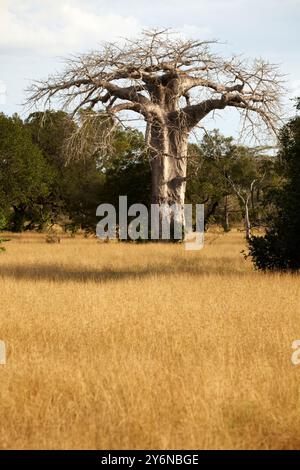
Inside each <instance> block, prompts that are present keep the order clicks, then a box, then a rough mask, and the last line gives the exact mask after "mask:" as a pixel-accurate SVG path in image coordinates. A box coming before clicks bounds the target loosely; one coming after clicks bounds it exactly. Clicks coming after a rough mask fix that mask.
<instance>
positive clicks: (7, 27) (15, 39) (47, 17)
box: [0, 0, 141, 55]
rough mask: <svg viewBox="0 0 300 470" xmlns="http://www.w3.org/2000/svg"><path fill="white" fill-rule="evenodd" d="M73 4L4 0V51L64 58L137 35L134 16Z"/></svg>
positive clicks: (0, 8)
mask: <svg viewBox="0 0 300 470" xmlns="http://www.w3.org/2000/svg"><path fill="white" fill-rule="evenodd" d="M85 5H86V4H85V3H83V2H82V3H81V5H79V4H78V3H77V2H76V1H74V0H73V1H72V0H61V1H58V0H52V1H49V0H43V2H40V1H37V0H21V1H20V0H1V3H0V29H1V36H0V50H1V51H5V53H13V52H14V53H24V51H25V52H29V53H32V52H35V53H36V52H37V53H39V54H46V55H47V54H48V55H49V54H62V53H66V52H74V51H77V50H83V49H85V48H92V47H95V46H96V45H97V43H99V42H100V41H102V40H104V39H113V37H117V36H118V37H120V36H127V35H132V34H135V33H136V32H137V31H139V30H140V29H141V26H140V24H139V21H138V20H137V19H136V18H134V17H133V16H122V15H119V14H114V13H102V12H101V10H100V12H99V13H98V14H96V13H94V12H92V11H89V10H88V8H87V7H86V6H85Z"/></svg>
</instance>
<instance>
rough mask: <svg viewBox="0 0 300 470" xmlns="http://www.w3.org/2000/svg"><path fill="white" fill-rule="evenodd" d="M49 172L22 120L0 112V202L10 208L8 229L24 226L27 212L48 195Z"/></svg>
mask: <svg viewBox="0 0 300 470" xmlns="http://www.w3.org/2000/svg"><path fill="white" fill-rule="evenodd" d="M52 176H53V175H52V172H51V169H50V168H49V166H48V165H47V162H46V161H45V159H44V157H43V154H42V152H41V151H40V149H39V148H38V147H37V145H35V144H34V143H33V142H32V140H31V135H30V133H29V131H28V129H26V127H25V126H24V124H23V122H22V120H21V119H20V118H19V117H18V116H17V115H14V116H13V117H11V118H10V117H6V116H5V115H4V114H0V188H1V190H0V203H1V208H2V212H4V213H8V211H9V209H10V208H12V209H13V214H12V217H11V228H12V229H13V230H15V231H22V230H23V229H24V228H25V222H26V220H27V212H28V210H29V209H30V208H32V207H33V206H34V205H36V204H38V203H39V198H45V197H47V195H48V194H49V187H50V185H51V180H52Z"/></svg>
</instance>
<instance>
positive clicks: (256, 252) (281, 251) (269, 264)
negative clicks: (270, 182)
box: [249, 117, 300, 271]
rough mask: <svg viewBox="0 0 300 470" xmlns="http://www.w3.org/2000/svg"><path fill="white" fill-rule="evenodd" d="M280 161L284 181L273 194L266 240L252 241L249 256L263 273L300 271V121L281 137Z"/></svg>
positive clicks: (288, 125)
mask: <svg viewBox="0 0 300 470" xmlns="http://www.w3.org/2000/svg"><path fill="white" fill-rule="evenodd" d="M279 159H280V162H281V166H282V172H283V175H284V177H285V181H284V184H283V187H282V188H281V189H278V190H277V191H276V192H275V193H274V195H273V196H274V197H275V205H274V212H273V214H272V216H271V217H270V219H269V221H268V227H267V230H266V234H265V236H263V237H258V236H255V237H252V238H251V240H250V242H249V247H250V256H251V257H252V259H253V262H254V265H255V266H256V267H257V268H259V269H261V270H278V271H287V270H288V271H297V270H299V269H300V117H296V118H295V119H293V120H291V121H290V122H289V123H288V124H287V125H285V126H284V127H283V129H282V131H281V135H280V151H279Z"/></svg>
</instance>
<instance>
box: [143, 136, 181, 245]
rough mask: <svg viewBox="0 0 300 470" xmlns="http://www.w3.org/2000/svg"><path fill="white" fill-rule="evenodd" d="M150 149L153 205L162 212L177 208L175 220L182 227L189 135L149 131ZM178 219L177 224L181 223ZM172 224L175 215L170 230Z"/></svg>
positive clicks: (171, 216)
mask: <svg viewBox="0 0 300 470" xmlns="http://www.w3.org/2000/svg"><path fill="white" fill-rule="evenodd" d="M150 145H151V151H150V156H151V171H152V204H158V205H159V206H160V207H162V208H163V207H164V206H165V205H168V206H172V205H177V208H179V209H181V212H180V213H177V214H176V216H175V218H176V217H177V218H179V219H181V220H182V222H183V226H184V212H183V208H184V207H183V206H184V202H185V190H186V171H187V148H188V134H187V133H185V132H182V131H179V130H174V129H172V130H170V129H168V128H161V127H160V128H158V129H156V130H153V129H152V138H151V142H150ZM179 219H178V220H177V221H179V222H180V220H179ZM174 222H176V220H175V219H174V213H172V212H171V213H170V224H171V228H172V227H173V224H174ZM160 235H161V233H160ZM159 238H160V237H159Z"/></svg>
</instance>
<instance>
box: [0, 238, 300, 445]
mask: <svg viewBox="0 0 300 470" xmlns="http://www.w3.org/2000/svg"><path fill="white" fill-rule="evenodd" d="M243 243H244V241H243V236H242V234H240V233H237V232H236V233H231V234H227V235H214V234H211V235H208V239H207V243H206V245H205V248H204V250H202V251H201V252H187V251H185V250H184V249H183V247H182V246H175V245H163V244H162V245H159V244H153V245H133V244H113V243H112V244H99V243H97V242H96V240H94V239H91V240H90V239H88V240H86V239H82V238H76V239H67V238H64V239H63V240H62V242H61V244H59V245H48V244H46V243H45V241H44V237H43V236H40V235H22V236H21V237H14V238H13V239H12V241H11V242H10V243H8V244H7V245H6V246H7V251H6V253H3V254H1V255H0V282H1V312H0V322H1V323H0V325H1V326H0V339H2V340H4V341H5V342H6V345H7V349H8V360H7V364H6V365H5V366H0V377H1V384H0V423H1V425H0V447H1V448H2V449H11V448H15V449H28V448H34V449H41V448H47V449H66V448H80V449H90V448H92V449H94V448H97V449H118V448H121V449H127V448H128V449H141V448H145V449H146V448H153V449H175V448H176V449H188V448H190V449H192V448H195V449H212V448H213V449H216V448H217V449H223V448H233V449H236V448H239V449H252V448H259V449H271V448H276V449H279V448H280V449H293V448H300V413H299V406H300V394H299V388H300V366H299V368H297V367H296V366H293V365H292V364H291V360H290V358H291V353H292V350H291V343H292V341H293V340H294V339H298V338H299V337H300V323H299V315H300V288H299V278H297V277H296V276H291V275H264V274H261V273H257V272H254V271H253V269H252V266H251V263H250V262H249V261H248V262H245V261H244V259H243V257H242V256H241V254H240V251H241V250H242V249H243Z"/></svg>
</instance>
